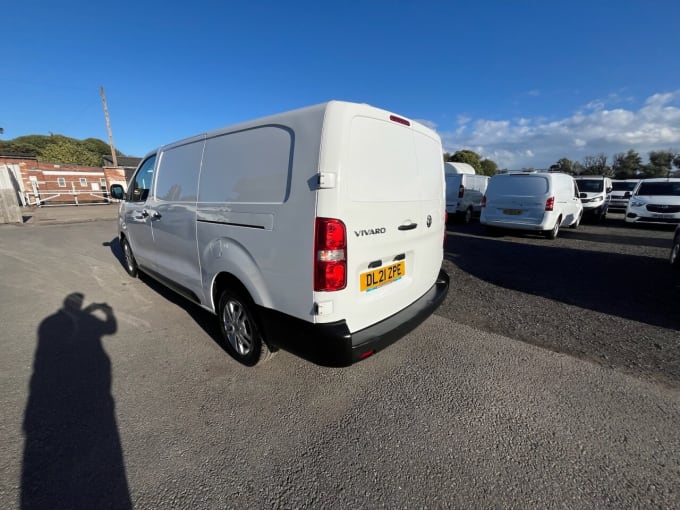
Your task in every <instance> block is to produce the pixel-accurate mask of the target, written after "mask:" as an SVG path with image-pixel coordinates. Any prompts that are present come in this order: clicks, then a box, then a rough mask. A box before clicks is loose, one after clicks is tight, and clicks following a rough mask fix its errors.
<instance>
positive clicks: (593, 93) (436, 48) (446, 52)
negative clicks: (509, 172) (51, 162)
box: [0, 0, 680, 169]
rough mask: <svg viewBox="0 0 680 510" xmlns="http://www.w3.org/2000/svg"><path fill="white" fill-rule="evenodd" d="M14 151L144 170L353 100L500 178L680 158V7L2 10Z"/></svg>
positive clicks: (228, 4) (146, 5) (333, 5)
mask: <svg viewBox="0 0 680 510" xmlns="http://www.w3.org/2000/svg"><path fill="white" fill-rule="evenodd" d="M0 12H2V19H3V26H4V28H5V30H4V31H3V50H4V51H3V52H2V53H3V56H4V66H3V68H4V72H3V77H2V79H1V80H0V127H2V128H4V134H3V135H0V136H2V139H3V140H10V139H13V138H16V137H18V136H22V135H27V134H49V133H50V132H51V133H55V134H63V135H66V136H71V137H74V138H79V139H83V138H89V137H94V138H100V139H102V140H107V132H106V124H105V121H104V114H103V110H102V103H101V98H100V94H99V88H100V86H104V88H105V91H106V97H107V102H108V108H109V113H110V118H111V125H112V129H113V136H114V141H115V145H116V148H118V149H119V150H120V151H122V152H123V153H125V154H127V155H132V156H143V155H144V154H145V153H147V152H148V151H150V150H151V149H153V148H154V147H156V146H159V145H162V144H164V143H168V142H171V141H174V140H176V139H179V138H183V137H186V136H190V135H194V134H197V133H200V132H204V131H207V130H210V129H216V128H219V127H223V126H227V125H230V124H234V123H237V122H241V121H244V120H249V119H253V118H257V117H260V116H264V115H268V114H272V113H278V112H282V111H286V110H290V109H294V108H298V107H303V106H308V105H312V104H317V103H321V102H324V101H327V100H330V99H340V100H347V101H355V102H364V103H369V104H372V105H374V106H378V107H380V108H384V109H387V110H390V111H393V112H396V113H399V114H401V115H404V116H407V117H410V118H412V119H416V120H419V121H421V122H424V123H426V124H427V125H429V126H431V127H433V128H434V129H436V130H437V132H438V133H439V134H440V136H441V137H442V141H443V145H444V150H446V151H449V152H453V151H456V150H458V149H463V148H467V149H472V150H475V151H476V152H478V153H479V154H481V155H482V156H484V157H489V158H491V159H493V160H495V161H496V162H497V163H498V164H499V165H500V166H501V168H510V169H513V168H523V167H537V168H542V167H547V166H549V165H550V164H552V163H554V162H555V161H557V159H559V158H561V157H568V158H570V159H572V160H578V161H580V160H582V159H583V157H584V156H586V155H593V154H598V153H602V152H603V153H605V154H607V155H609V156H610V157H611V156H612V155H613V154H614V153H616V152H621V151H625V150H627V149H630V148H632V149H635V150H637V151H639V152H640V153H641V154H642V155H643V156H646V154H647V152H648V151H649V150H667V149H675V150H680V2H678V1H677V0H672V1H671V0H659V1H654V0H645V1H643V0H639V1H629V0H619V1H613V0H610V1H607V2H605V1H598V0H590V1H581V0H573V1H569V2H563V1H545V0H544V1H538V0H536V1H529V0H523V1H522V0H517V1H490V0H488V1H485V0H478V1H475V2H472V1H470V2H461V1H458V2H456V1H430V0H418V1H388V0H374V1H370V0H365V1H355V0H346V1H342V2H330V1H329V2H318V1H317V2H310V1H306V0H303V1H288V2H285V1H258V0H250V1H248V2H236V1H214V2H210V1H204V0H195V1H193V2H181V3H180V2H175V1H173V0H166V1H163V2H161V1H144V0H136V1H129V0H119V1H117V2H109V3H101V2H92V1H83V0H65V1H62V2H52V1H47V0H40V1H35V0H23V1H21V2H18V1H12V2H6V3H5V5H3V7H2V10H1V11H0Z"/></svg>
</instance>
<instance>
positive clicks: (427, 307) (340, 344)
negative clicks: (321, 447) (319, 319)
mask: <svg viewBox="0 0 680 510" xmlns="http://www.w3.org/2000/svg"><path fill="white" fill-rule="evenodd" d="M448 291H449V275H448V274H447V273H446V272H445V271H444V270H440V271H439V275H438V276H437V281H436V282H435V284H434V285H433V286H432V287H431V288H430V289H429V290H428V291H427V292H426V293H425V294H424V295H423V296H422V297H420V298H419V299H418V300H416V301H415V302H413V303H412V304H410V305H409V306H407V307H406V308H404V309H403V310H401V311H399V312H397V313H395V314H394V315H392V316H390V317H388V318H386V319H384V320H382V321H380V322H378V323H376V324H373V325H371V326H369V327H367V328H365V329H362V330H360V331H357V332H355V333H353V334H352V333H350V331H349V328H348V327H347V324H346V323H345V321H344V320H342V321H338V322H333V323H327V324H313V323H311V322H307V321H303V320H301V319H297V318H295V317H291V316H289V315H286V314H283V313H280V312H276V311H274V310H271V309H268V308H260V309H259V312H260V317H261V326H262V328H263V329H264V333H265V335H266V338H267V339H268V340H269V341H270V342H271V344H272V347H278V348H281V349H283V350H286V351H289V352H292V353H294V354H296V355H298V356H300V357H302V358H304V359H307V360H309V361H312V362H313V363H316V364H318V365H323V366H333V367H338V366H348V365H351V364H352V363H355V362H357V361H359V360H361V359H362V355H368V354H370V353H371V351H373V352H377V351H379V350H382V349H384V348H385V347H387V346H389V345H390V344H392V343H394V342H396V341H397V340H399V339H400V338H402V337H403V336H405V335H406V334H408V333H409V332H410V331H412V330H414V329H415V328H416V327H418V326H419V325H420V324H421V323H422V322H423V321H424V320H425V319H427V318H428V317H429V316H430V315H431V314H432V313H433V312H434V311H435V310H436V309H437V308H438V307H439V305H440V304H441V303H442V302H443V301H444V299H445V298H446V294H447V293H448Z"/></svg>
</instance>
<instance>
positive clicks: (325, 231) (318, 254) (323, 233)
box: [314, 218, 347, 291]
mask: <svg viewBox="0 0 680 510" xmlns="http://www.w3.org/2000/svg"><path fill="white" fill-rule="evenodd" d="M346 286H347V229H346V228H345V224H344V223H343V222H342V221H340V220H336V219H332V218H317V219H316V225H315V236H314V290H315V291H334V290H342V289H344V288H345V287H346Z"/></svg>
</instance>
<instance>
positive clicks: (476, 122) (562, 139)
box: [440, 90, 680, 169]
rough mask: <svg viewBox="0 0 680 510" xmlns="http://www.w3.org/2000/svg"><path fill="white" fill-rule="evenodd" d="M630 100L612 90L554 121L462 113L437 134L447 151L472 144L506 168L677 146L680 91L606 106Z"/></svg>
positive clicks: (676, 147)
mask: <svg viewBox="0 0 680 510" xmlns="http://www.w3.org/2000/svg"><path fill="white" fill-rule="evenodd" d="M630 102H631V98H629V97H627V98H622V97H621V96H618V95H617V94H611V95H610V96H609V97H608V98H607V99H606V100H599V99H596V100H593V101H591V102H589V103H588V104H587V105H585V106H584V107H583V108H581V109H579V110H578V111H576V112H574V114H573V115H571V116H569V117H565V118H562V119H557V120H555V119H553V120H546V119H545V118H540V117H536V118H518V119H513V120H490V119H472V118H470V117H468V116H463V115H461V116H459V117H458V119H457V121H456V123H457V127H455V128H453V129H452V130H451V131H444V132H442V131H440V135H441V137H442V141H443V144H444V150H445V151H447V152H455V151H457V150H460V149H471V150H474V151H475V152H477V153H478V154H480V155H481V156H483V157H488V158H491V159H493V160H494V161H496V163H498V166H499V167H500V168H510V169H514V168H523V167H535V168H547V167H548V166H550V165H551V164H553V163H555V162H556V161H557V160H558V159H560V158H563V157H566V158H569V159H571V160H574V161H581V160H582V159H583V157H584V156H587V155H594V154H599V153H604V154H607V155H608V156H609V157H610V158H611V157H612V156H613V155H614V154H615V153H617V152H625V151H627V150H628V149H634V150H636V151H637V152H639V153H640V155H642V156H643V157H644V156H646V155H647V153H648V152H649V151H652V150H668V149H680V90H678V91H675V92H669V93H659V94H654V95H652V96H650V97H649V98H647V99H646V100H645V101H644V103H643V104H642V105H641V106H639V107H638V108H637V109H635V108H628V109H624V108H621V107H618V108H613V107H611V106H608V105H609V104H614V103H616V104H619V105H620V104H621V103H630Z"/></svg>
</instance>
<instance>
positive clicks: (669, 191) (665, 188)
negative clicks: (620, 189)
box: [637, 182, 680, 196]
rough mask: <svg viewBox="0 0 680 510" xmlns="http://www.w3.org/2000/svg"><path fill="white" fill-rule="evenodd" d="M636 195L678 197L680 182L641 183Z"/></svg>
mask: <svg viewBox="0 0 680 510" xmlns="http://www.w3.org/2000/svg"><path fill="white" fill-rule="evenodd" d="M637 194H638V195H667V196H680V182H643V183H642V184H640V189H638V192H637Z"/></svg>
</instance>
